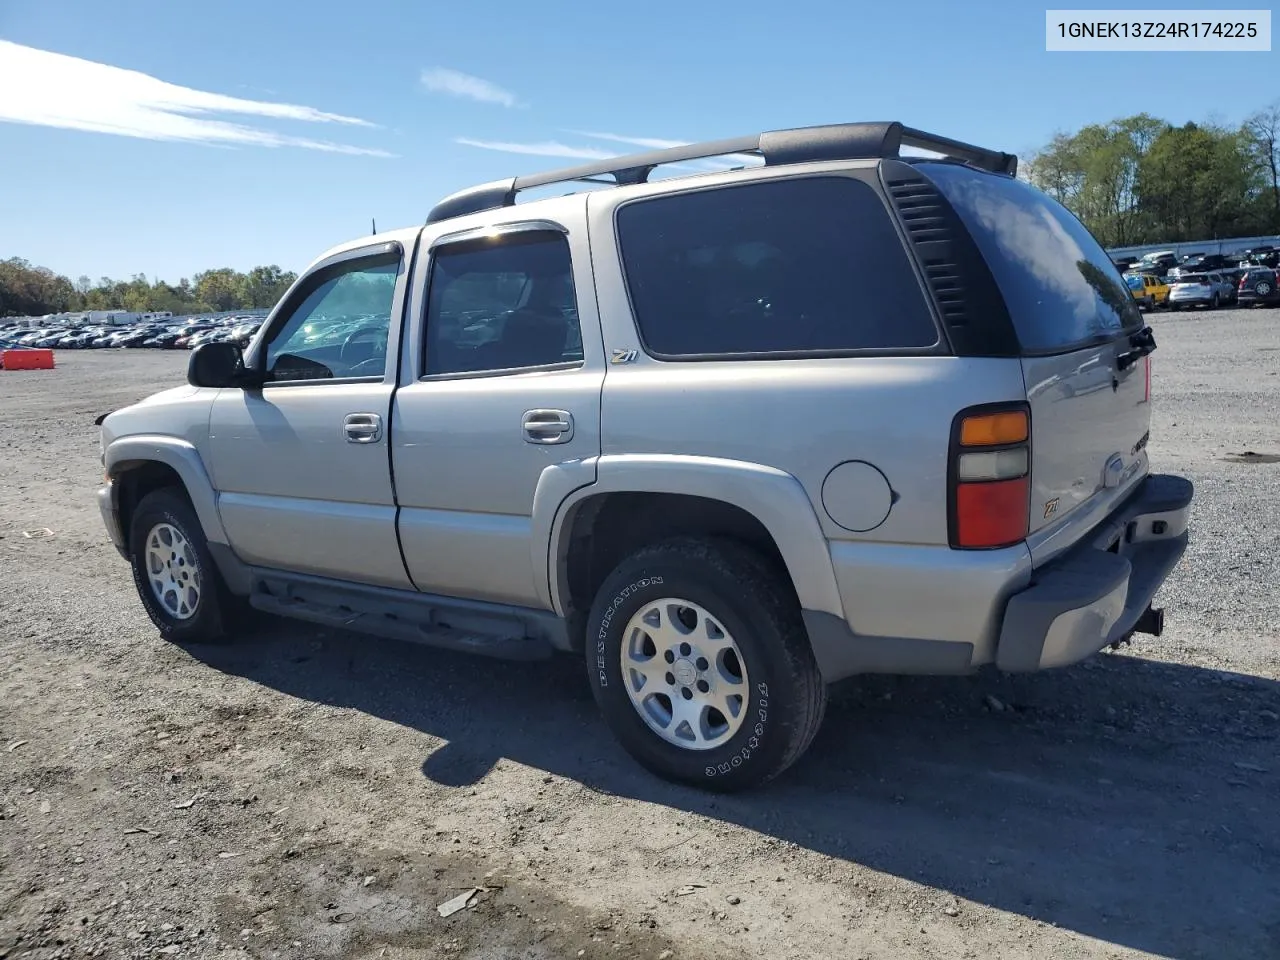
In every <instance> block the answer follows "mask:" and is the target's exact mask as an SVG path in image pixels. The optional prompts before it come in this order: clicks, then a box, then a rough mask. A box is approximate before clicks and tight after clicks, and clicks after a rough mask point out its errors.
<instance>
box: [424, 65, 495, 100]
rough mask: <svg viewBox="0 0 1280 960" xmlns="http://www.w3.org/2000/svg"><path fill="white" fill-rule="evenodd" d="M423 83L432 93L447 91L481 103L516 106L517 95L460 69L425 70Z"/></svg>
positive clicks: (435, 68)
mask: <svg viewBox="0 0 1280 960" xmlns="http://www.w3.org/2000/svg"><path fill="white" fill-rule="evenodd" d="M421 81H422V85H423V86H424V87H426V88H427V89H428V90H430V91H431V92H432V93H447V94H449V95H450V96H453V97H462V98H463V99H466V100H475V101H478V102H479V103H496V104H499V105H500V106H503V107H514V106H516V95H515V94H514V93H512V92H511V91H510V90H504V89H502V87H500V86H498V85H497V84H496V83H492V82H490V81H488V80H484V79H482V78H480V77H473V76H472V75H471V74H469V73H463V72H462V71H460V70H450V69H449V68H448V67H433V68H432V69H430V70H423V71H422V77H421Z"/></svg>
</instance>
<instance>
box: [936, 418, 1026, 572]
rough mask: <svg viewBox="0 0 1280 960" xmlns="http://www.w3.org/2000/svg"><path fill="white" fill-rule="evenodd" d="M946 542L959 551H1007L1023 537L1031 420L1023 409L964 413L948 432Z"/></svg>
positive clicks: (1024, 534)
mask: <svg viewBox="0 0 1280 960" xmlns="http://www.w3.org/2000/svg"><path fill="white" fill-rule="evenodd" d="M947 474H948V483H949V484H950V487H951V492H950V515H949V526H950V538H949V539H950V542H951V546H952V547H954V548H955V549H959V550H987V549H992V548H994V547H1007V546H1010V545H1012V544H1015V543H1018V542H1020V541H1022V540H1024V539H1026V536H1027V526H1028V519H1027V513H1028V503H1029V498H1030V494H1031V417H1030V412H1029V411H1028V410H1027V408H1026V407H1025V406H1012V405H1001V406H998V407H993V406H984V407H976V408H972V409H969V410H966V411H963V412H962V413H961V414H960V415H959V416H958V417H956V419H955V424H954V425H953V427H952V430H951V451H950V462H949V467H948V471H947Z"/></svg>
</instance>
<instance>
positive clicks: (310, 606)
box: [249, 571, 563, 660]
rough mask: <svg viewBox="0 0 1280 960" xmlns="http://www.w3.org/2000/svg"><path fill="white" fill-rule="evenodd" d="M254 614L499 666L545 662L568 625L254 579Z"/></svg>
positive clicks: (393, 595)
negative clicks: (456, 653) (496, 661)
mask: <svg viewBox="0 0 1280 960" xmlns="http://www.w3.org/2000/svg"><path fill="white" fill-rule="evenodd" d="M255 574H256V575H255V576H254V578H253V591H252V593H250V595H249V603H250V605H251V606H253V608H254V609H255V610H261V611H262V612H264V613H271V614H276V615H277V616H281V617H286V618H288V619H291V620H305V621H307V622H308V623H315V624H319V625H321V626H326V627H332V628H334V629H339V630H352V631H355V632H357V633H364V634H369V635H371V636H378V637H385V638H387V639H390V640H406V641H408V642H410V643H421V644H425V645H427V646H431V647H438V648H442V649H446V650H456V651H459V652H461V653H473V654H479V655H480V656H486V657H494V658H497V659H501V660H545V659H547V658H548V657H550V656H551V655H552V653H553V652H554V651H555V649H556V647H557V646H558V644H557V643H556V642H555V641H556V640H557V639H558V637H557V636H556V632H557V631H556V628H557V627H559V626H560V625H561V624H562V623H563V621H561V620H560V618H558V617H556V616H555V615H554V614H550V613H547V614H543V613H542V612H541V611H537V610H525V609H524V608H519V607H512V608H507V607H503V606H501V605H499V604H486V603H479V602H475V601H465V600H454V599H451V598H445V597H432V596H429V595H426V594H412V593H408V592H407V591H401V590H389V589H386V588H381V587H363V586H360V585H356V584H346V583H335V582H331V581H325V580H322V579H320V578H312V577H305V578H304V577H300V576H299V577H295V576H293V575H288V574H283V575H281V574H275V573H262V572H257V571H256V572H255Z"/></svg>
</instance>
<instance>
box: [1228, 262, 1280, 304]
mask: <svg viewBox="0 0 1280 960" xmlns="http://www.w3.org/2000/svg"><path fill="white" fill-rule="evenodd" d="M1278 281H1280V274H1278V273H1277V271H1276V270H1275V269H1274V268H1272V267H1250V268H1249V269H1248V270H1246V271H1245V273H1244V276H1242V277H1241V278H1240V282H1239V283H1238V284H1237V285H1236V300H1237V302H1238V303H1239V304H1240V306H1242V307H1274V306H1276V305H1277V304H1280V282H1278Z"/></svg>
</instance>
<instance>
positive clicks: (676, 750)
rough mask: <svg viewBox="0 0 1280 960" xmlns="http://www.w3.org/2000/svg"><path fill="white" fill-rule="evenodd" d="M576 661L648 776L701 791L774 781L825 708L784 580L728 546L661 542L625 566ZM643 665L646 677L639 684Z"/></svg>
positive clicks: (594, 611)
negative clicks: (681, 714)
mask: <svg viewBox="0 0 1280 960" xmlns="http://www.w3.org/2000/svg"><path fill="white" fill-rule="evenodd" d="M660 601H661V602H660ZM682 621H683V622H682ZM690 625H692V627H691V626H690ZM684 637H688V638H689V640H688V642H686V641H685V640H684V639H683V638H684ZM708 638H710V639H708ZM664 648H665V649H664ZM668 652H670V653H671V657H670V658H668V657H667V656H666V654H667V653H668ZM700 652H701V654H702V655H701V656H700V655H699V653H700ZM624 657H626V658H627V660H628V663H630V664H631V665H632V668H631V669H628V670H627V671H626V676H624V670H623V660H624ZM586 659H587V668H588V676H589V679H590V683H591V690H592V693H593V694H594V696H595V699H596V703H597V705H598V706H599V707H600V711H601V713H603V714H604V719H605V723H606V724H607V725H608V726H609V729H610V730H611V731H612V732H613V734H614V736H616V737H617V738H618V740H619V741H620V742H621V744H622V746H623V748H624V749H625V750H626V751H627V752H628V753H629V754H631V756H632V757H633V758H634V759H635V760H636V761H637V762H639V763H640V764H641V766H643V767H645V768H646V769H647V770H649V771H650V772H651V773H653V774H655V775H657V776H659V777H662V778H663V779H666V780H670V781H673V782H676V783H684V784H689V785H691V786H696V787H700V788H702V789H704V790H710V791H715V792H723V793H727V792H731V791H735V790H743V789H746V788H749V787H753V786H757V785H759V784H762V783H764V782H766V781H768V780H770V779H772V778H774V777H776V776H777V775H778V774H780V773H782V771H784V770H786V769H787V768H788V767H789V766H791V765H792V764H793V763H794V762H795V761H796V760H797V759H799V757H800V756H801V755H802V754H803V753H804V752H805V750H806V749H808V747H809V744H810V743H811V742H812V741H813V737H814V735H815V734H816V733H817V731H818V728H819V727H820V726H821V724H822V717H823V714H824V712H825V710H826V702H827V691H826V686H825V684H824V683H823V682H822V677H821V674H820V673H819V671H818V665H817V663H816V662H815V661H814V658H813V651H812V649H811V648H810V646H809V640H808V635H807V634H806V632H805V629H804V624H803V621H802V620H801V617H800V606H799V604H798V603H797V601H796V598H795V594H794V593H793V592H792V589H791V585H790V584H789V583H787V582H786V580H785V574H783V573H779V572H777V571H775V570H774V569H773V568H772V567H771V565H770V564H768V563H767V562H766V561H765V560H764V559H763V558H762V557H760V556H759V555H758V554H757V553H755V552H754V551H752V550H749V549H747V548H746V547H743V546H741V545H740V544H738V543H736V542H732V541H722V540H698V539H678V540H671V541H667V542H665V543H660V544H655V545H653V546H649V547H645V548H643V549H641V550H639V551H638V552H636V553H634V554H632V555H631V556H630V557H628V558H627V559H625V560H623V561H622V563H620V564H619V565H618V567H617V568H616V569H615V570H614V571H613V573H611V574H610V575H609V576H608V578H607V579H606V580H605V582H604V584H603V585H602V586H601V587H600V590H599V592H598V593H597V594H596V598H595V602H594V603H593V605H592V608H591V612H590V615H589V618H588V623H587V642H586ZM645 664H649V668H650V669H651V670H652V671H653V672H652V673H651V674H648V675H647V679H645V680H644V682H643V685H640V682H639V678H640V677H641V676H642V674H641V673H640V671H641V670H643V669H644V666H645ZM668 667H670V669H669V670H668V669H667V668H668ZM711 684H715V686H711ZM646 690H654V691H655V692H654V693H649V694H646V693H645V691H646ZM668 691H669V692H668ZM717 693H719V694H720V695H719V696H718V697H717ZM633 698H634V699H633ZM664 698H665V701H664ZM681 702H685V703H690V704H692V706H691V707H685V708H681V707H680V704H681ZM715 703H720V704H721V705H722V706H724V707H725V708H726V710H725V711H721V710H718V709H716V707H715V706H714V704H715ZM735 703H736V704H737V706H736V712H735V709H734V704H735ZM677 709H679V710H681V712H686V716H687V718H688V719H687V720H681V718H680V717H679V716H678V715H677ZM695 715H696V719H695ZM695 722H696V723H697V725H698V727H699V730H698V732H697V733H696V734H695V733H694V730H693V726H694V723H695ZM660 730H663V731H665V732H660Z"/></svg>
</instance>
